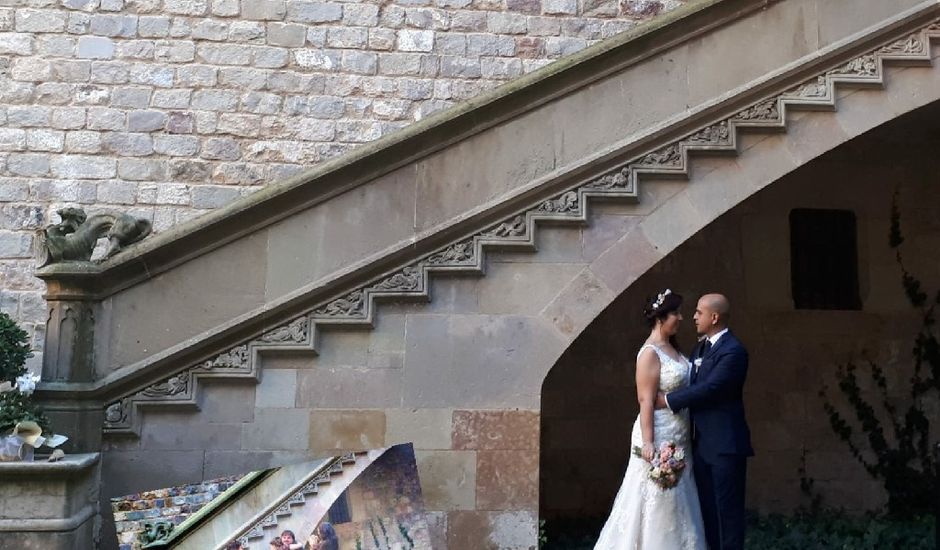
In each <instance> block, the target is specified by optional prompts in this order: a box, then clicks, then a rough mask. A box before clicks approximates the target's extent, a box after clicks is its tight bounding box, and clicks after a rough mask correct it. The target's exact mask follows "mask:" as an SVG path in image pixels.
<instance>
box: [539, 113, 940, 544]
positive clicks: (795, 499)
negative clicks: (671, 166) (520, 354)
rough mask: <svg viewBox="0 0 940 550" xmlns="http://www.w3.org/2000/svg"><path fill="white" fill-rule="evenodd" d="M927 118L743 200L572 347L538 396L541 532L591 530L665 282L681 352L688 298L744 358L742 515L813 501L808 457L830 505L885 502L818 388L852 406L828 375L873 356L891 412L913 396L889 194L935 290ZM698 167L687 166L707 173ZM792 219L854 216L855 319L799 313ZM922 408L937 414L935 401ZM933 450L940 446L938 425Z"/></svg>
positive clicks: (908, 322) (910, 253)
mask: <svg viewBox="0 0 940 550" xmlns="http://www.w3.org/2000/svg"><path fill="white" fill-rule="evenodd" d="M933 112H936V109H933ZM923 120H929V117H928V118H920V119H908V121H907V122H906V123H905V122H902V121H897V122H894V123H890V124H889V125H887V126H886V127H883V128H879V129H877V130H875V131H873V132H871V133H869V134H867V135H865V136H863V137H860V138H857V140H856V141H854V142H850V143H848V144H846V145H843V146H842V147H840V148H839V149H837V150H836V151H834V152H832V153H829V154H827V155H825V156H824V157H821V158H820V159H818V160H816V161H813V162H811V163H809V164H808V165H806V166H804V167H803V168H801V169H799V170H798V171H796V172H794V173H792V174H790V175H788V176H786V177H784V178H783V179H781V180H780V181H778V182H776V183H774V184H773V185H772V186H771V187H769V188H767V189H765V190H764V191H762V192H760V193H758V194H757V195H755V196H754V197H752V198H751V199H748V200H747V201H745V202H743V203H742V204H740V205H738V206H737V207H735V208H734V209H733V210H732V211H730V212H728V213H727V214H725V215H723V216H722V217H721V218H719V219H718V220H716V221H715V222H713V223H712V224H711V225H709V226H708V227H706V228H705V229H703V230H702V231H701V232H699V233H698V234H697V235H695V237H693V238H692V239H690V240H689V241H687V242H686V243H684V244H683V245H681V246H680V247H679V248H678V249H677V250H675V251H674V252H673V253H672V254H670V255H669V256H667V257H666V258H665V259H663V260H662V261H661V262H659V263H658V264H657V265H656V266H655V267H654V268H653V269H652V270H650V271H649V272H647V273H646V274H645V275H643V276H642V277H641V278H640V279H638V280H637V281H636V283H634V284H633V285H632V286H631V287H630V288H629V289H628V290H627V291H626V292H624V293H623V294H622V295H621V296H619V297H618V298H617V300H616V301H615V302H614V303H613V304H612V305H611V306H610V307H609V308H608V310H607V311H605V312H604V313H603V314H602V315H601V316H600V317H598V318H597V319H596V320H595V321H594V323H593V324H592V325H591V327H589V328H588V329H587V330H586V331H585V332H584V333H583V334H582V335H581V337H580V338H579V339H578V340H577V341H576V342H575V343H574V344H573V345H572V346H571V347H570V348H569V349H568V350H567V351H566V353H565V355H564V356H563V357H562V359H560V360H559V362H558V363H557V364H556V365H555V367H554V368H553V369H552V371H551V373H550V374H549V376H548V377H547V379H546V382H545V384H544V385H543V388H542V447H541V449H542V454H541V475H542V478H541V492H540V499H541V506H540V511H541V513H542V515H543V517H545V518H548V521H549V525H552V524H553V523H559V524H561V525H564V524H566V522H583V523H588V524H589V523H591V522H592V521H593V522H601V521H603V519H604V518H605V517H606V515H607V513H608V511H609V509H610V505H611V503H612V502H613V499H614V496H615V493H616V491H617V489H618V488H619V486H620V482H621V479H622V476H623V472H624V470H625V467H626V464H627V461H628V459H629V453H630V446H629V440H630V433H631V429H632V425H633V422H634V419H635V418H636V415H637V413H638V406H637V404H636V387H635V382H634V374H635V371H634V365H635V356H636V352H637V350H638V349H639V347H640V345H641V344H642V342H643V341H644V340H645V339H646V337H647V336H648V334H649V333H648V330H647V328H646V326H645V322H644V321H643V318H642V316H641V311H642V307H643V304H644V301H645V300H646V299H647V297H648V296H654V295H655V294H656V293H658V292H661V291H662V289H663V288H666V287H669V288H671V289H673V290H674V291H676V292H678V293H680V294H682V295H683V296H684V297H685V306H684V308H683V310H682V313H683V314H684V315H685V318H686V320H685V322H684V324H685V326H684V330H683V332H682V333H681V334H680V343H681V344H684V346H685V349H684V351H685V352H686V353H688V352H689V350H690V348H691V347H692V345H693V343H694V341H695V334H694V331H693V326H692V322H691V317H692V313H693V312H694V304H695V301H696V300H697V299H698V296H700V295H701V294H703V293H706V292H711V291H719V292H724V293H726V294H727V295H728V296H729V297H730V300H731V303H732V308H733V312H732V323H731V325H732V329H733V330H734V331H735V332H736V334H737V335H738V337H739V338H741V340H742V341H743V342H744V344H745V345H746V346H747V347H748V350H749V352H750V369H749V373H748V381H747V385H746V387H745V405H746V409H747V416H748V421H749V423H750V427H751V432H752V438H753V443H754V448H755V451H756V456H755V457H754V458H753V459H752V460H751V461H750V463H749V470H748V497H747V498H748V505H749V507H751V508H754V509H759V510H762V511H765V512H766V511H773V512H786V511H790V510H792V509H793V508H794V507H796V506H798V505H800V504H808V503H809V500H808V499H806V498H805V497H804V495H802V494H801V491H800V474H799V468H800V465H801V457H803V456H805V460H806V463H805V464H806V474H807V475H808V476H809V477H810V478H812V479H814V480H815V485H814V487H815V490H816V491H817V492H818V493H819V494H821V495H822V496H823V497H824V503H825V504H827V505H831V506H835V507H841V508H845V509H848V510H852V511H860V510H866V509H877V508H878V507H879V506H881V505H882V504H883V503H884V501H885V500H884V499H885V494H884V492H883V490H882V488H881V486H880V484H879V483H878V482H875V481H873V480H872V478H871V477H870V476H869V475H868V474H867V473H866V472H865V471H864V470H863V469H862V467H861V466H860V465H859V464H858V463H857V462H856V461H855V460H854V459H853V458H852V456H851V453H850V452H849V450H848V448H847V447H846V446H845V445H844V444H843V443H842V442H841V441H840V440H839V439H838V438H837V437H836V436H835V435H834V434H833V433H832V430H831V428H830V427H829V418H828V416H827V415H826V413H825V412H824V410H823V407H822V403H823V400H822V398H820V397H819V391H820V390H822V389H823V388H825V387H828V388H830V391H829V395H830V396H831V398H832V399H833V402H834V403H836V404H840V405H839V406H840V409H843V410H844V411H850V409H848V407H847V406H845V399H844V398H842V399H840V398H839V393H838V390H836V389H835V387H836V383H835V371H836V369H837V368H838V367H839V366H840V365H844V364H846V363H847V362H848V361H850V360H853V361H856V362H859V363H860V364H861V365H864V364H865V359H866V358H870V359H872V360H873V361H875V362H877V363H878V364H879V365H880V366H881V367H883V368H884V369H885V372H886V375H887V380H888V385H889V390H890V392H891V394H892V395H893V396H894V397H895V398H897V399H899V402H901V403H906V402H907V400H909V399H910V393H909V391H910V390H909V385H908V380H909V377H910V375H911V372H912V371H911V349H912V348H913V345H914V336H915V335H916V332H917V329H918V328H919V314H918V313H917V311H916V310H914V309H913V308H911V306H910V305H909V303H908V302H907V300H906V299H905V297H904V294H903V287H902V284H901V271H900V269H899V267H898V265H897V263H896V262H895V256H894V251H893V250H892V249H891V248H889V246H888V235H889V227H890V220H889V215H890V206H891V200H892V194H893V193H894V191H895V189H897V190H899V191H900V211H901V223H902V229H903V231H904V236H905V239H906V240H905V244H904V245H903V248H902V251H903V253H904V258H905V265H906V267H907V269H908V270H910V272H911V273H913V274H914V275H915V276H916V277H918V278H920V279H921V280H923V281H924V283H925V291H926V292H928V293H933V292H936V291H937V290H938V287H940V267H938V265H937V262H936V261H935V258H936V257H935V254H933V253H932V252H931V251H934V250H936V249H937V246H938V243H940V222H938V219H937V217H936V200H934V199H933V197H935V196H936V193H937V187H936V186H937V184H938V178H937V173H938V169H940V163H938V161H937V159H936V156H935V155H933V154H932V153H931V152H930V151H931V150H932V149H933V148H935V147H936V146H937V145H938V144H937V138H936V136H930V135H928V133H927V132H928V130H927V129H928V128H930V127H931V124H930V123H929V122H928V123H923V122H922V121H923ZM700 162H701V163H700V164H697V165H696V168H697V169H700V170H702V171H708V170H709V169H710V166H709V165H710V163H709V162H707V161H700ZM693 185H694V183H693ZM794 208H832V209H848V210H852V211H853V212H854V213H855V215H856V218H857V227H858V252H859V259H858V270H859V284H860V294H861V299H862V304H863V307H862V309H861V310H860V311H814V310H797V309H795V308H794V306H793V301H792V298H791V295H790V234H789V221H788V217H789V214H790V211H791V209H794ZM864 372H865V371H864V369H861V373H864ZM860 383H861V385H862V387H863V388H864V389H865V390H866V392H867V395H869V396H870V397H872V396H874V394H873V392H871V390H872V389H873V388H872V385H871V380H870V379H868V378H867V375H863V374H860ZM875 402H877V398H876V401H875ZM924 405H925V406H926V407H927V408H926V410H925V412H926V413H927V416H928V417H929V418H937V414H938V403H937V402H936V401H927V402H925V404H924ZM853 416H854V415H852V413H851V412H849V418H852V417H853ZM889 438H890V435H889ZM931 441H933V442H936V441H940V429H938V427H936V426H935V427H934V430H933V434H932V438H931ZM804 453H805V455H804ZM596 528H598V529H599V525H596ZM586 529H588V530H589V529H590V527H586Z"/></svg>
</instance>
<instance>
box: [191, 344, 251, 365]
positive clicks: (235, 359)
mask: <svg viewBox="0 0 940 550" xmlns="http://www.w3.org/2000/svg"><path fill="white" fill-rule="evenodd" d="M247 366H248V346H247V345H241V346H235V347H234V348H232V349H230V350H228V351H226V352H224V353H220V354H219V355H217V356H216V357H215V358H214V359H210V360H208V361H206V362H204V363H202V365H200V367H199V368H200V369H201V370H205V371H211V370H216V369H244V368H247Z"/></svg>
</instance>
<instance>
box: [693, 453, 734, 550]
mask: <svg viewBox="0 0 940 550" xmlns="http://www.w3.org/2000/svg"><path fill="white" fill-rule="evenodd" d="M694 456H695V463H694V466H693V468H694V472H695V484H696V485H697V486H698V498H699V502H700V503H701V505H702V519H703V520H704V523H705V538H706V539H707V540H708V547H709V549H710V550H742V549H743V548H744V523H745V516H744V481H745V479H746V477H747V475H746V474H747V458H746V457H744V456H737V455H721V456H718V457H716V458H714V459H712V460H710V461H706V460H705V459H704V458H703V457H702V456H701V455H699V454H698V453H695V455H694Z"/></svg>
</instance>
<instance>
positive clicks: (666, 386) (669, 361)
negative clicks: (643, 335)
mask: <svg viewBox="0 0 940 550" xmlns="http://www.w3.org/2000/svg"><path fill="white" fill-rule="evenodd" d="M646 348H652V349H653V351H655V352H656V356H657V357H659V391H663V392H671V391H674V390H677V389H679V388H681V387H683V386H685V385H687V384H688V383H689V374H690V371H689V367H690V366H691V364H690V363H689V360H688V359H686V358H685V357H684V356H682V355H680V356H679V357H680V358H681V360H677V359H673V358H672V357H670V356H669V355H668V354H667V353H666V352H664V351H663V350H661V349H659V348H658V347H656V346H654V345H653V344H644V345H643V347H641V348H640V351H639V353H637V358H639V357H640V354H641V353H643V350H644V349H646Z"/></svg>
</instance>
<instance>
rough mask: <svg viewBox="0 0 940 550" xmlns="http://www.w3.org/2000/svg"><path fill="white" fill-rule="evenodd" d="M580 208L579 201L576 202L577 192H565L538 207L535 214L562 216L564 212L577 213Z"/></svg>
mask: <svg viewBox="0 0 940 550" xmlns="http://www.w3.org/2000/svg"><path fill="white" fill-rule="evenodd" d="M580 206H581V201H580V200H578V192H577V191H567V192H565V193H562V194H561V195H560V196H558V197H556V198H554V199H549V200H547V201H545V202H543V203H542V204H540V205H538V207H537V208H536V212H545V213H549V214H564V213H566V212H577V211H578V209H579V208H580Z"/></svg>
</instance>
